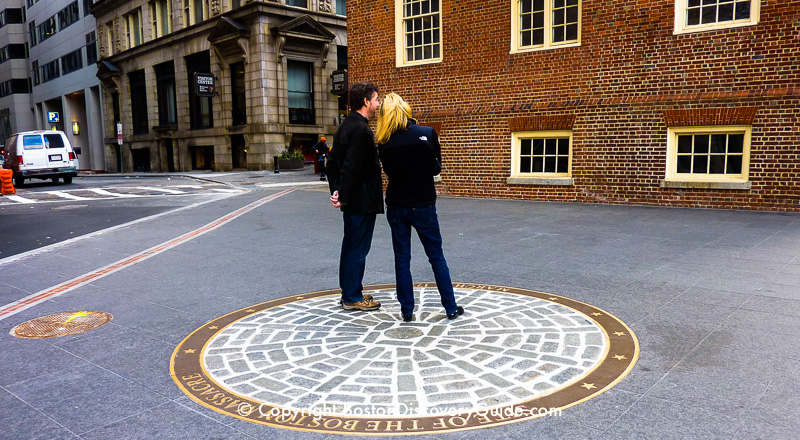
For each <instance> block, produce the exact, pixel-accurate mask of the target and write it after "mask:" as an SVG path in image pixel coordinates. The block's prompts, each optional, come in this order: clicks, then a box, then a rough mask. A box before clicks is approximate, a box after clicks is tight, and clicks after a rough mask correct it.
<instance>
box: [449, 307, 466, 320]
mask: <svg viewBox="0 0 800 440" xmlns="http://www.w3.org/2000/svg"><path fill="white" fill-rule="evenodd" d="M463 314H464V308H463V307H461V306H458V308H457V309H456V312H455V313H453V314H452V315H451V314H449V313H448V314H447V319H456V316H461V315H463Z"/></svg>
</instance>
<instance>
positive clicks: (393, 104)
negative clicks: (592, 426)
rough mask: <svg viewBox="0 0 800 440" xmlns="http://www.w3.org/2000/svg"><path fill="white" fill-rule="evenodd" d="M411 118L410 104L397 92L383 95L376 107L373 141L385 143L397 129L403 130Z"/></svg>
mask: <svg viewBox="0 0 800 440" xmlns="http://www.w3.org/2000/svg"><path fill="white" fill-rule="evenodd" d="M409 118H411V106H410V105H408V103H407V102H405V101H404V100H403V98H401V97H400V95H398V94H397V93H389V94H388V95H386V96H384V97H383V102H382V103H381V106H380V108H379V109H378V129H377V133H376V134H375V141H376V142H377V143H378V144H379V145H380V144H385V143H386V142H387V141H389V137H390V136H391V135H392V134H394V132H396V131H398V130H405V129H406V127H407V126H408V119H409Z"/></svg>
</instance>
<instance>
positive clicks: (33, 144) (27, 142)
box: [22, 135, 44, 150]
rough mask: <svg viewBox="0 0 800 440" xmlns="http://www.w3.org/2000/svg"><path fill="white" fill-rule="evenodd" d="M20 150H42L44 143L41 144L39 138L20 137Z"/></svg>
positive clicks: (40, 138)
mask: <svg viewBox="0 0 800 440" xmlns="http://www.w3.org/2000/svg"><path fill="white" fill-rule="evenodd" d="M22 148H23V149H24V150H41V149H43V148H44V143H42V137H41V136H38V135H36V136H23V137H22Z"/></svg>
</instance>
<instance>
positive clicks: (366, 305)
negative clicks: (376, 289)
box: [342, 295, 381, 311]
mask: <svg viewBox="0 0 800 440" xmlns="http://www.w3.org/2000/svg"><path fill="white" fill-rule="evenodd" d="M342 308H343V309H345V310H364V311H370V310H378V309H380V308H381V303H379V302H378V301H375V300H374V299H372V298H366V295H365V297H364V299H362V300H361V301H359V302H357V303H352V304H348V303H343V304H342Z"/></svg>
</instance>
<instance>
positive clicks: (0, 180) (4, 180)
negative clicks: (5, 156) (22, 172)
mask: <svg viewBox="0 0 800 440" xmlns="http://www.w3.org/2000/svg"><path fill="white" fill-rule="evenodd" d="M13 177H14V171H12V170H6V169H0V193H3V194H4V195H8V194H16V193H17V190H15V189H14V182H13V181H12V179H13Z"/></svg>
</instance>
